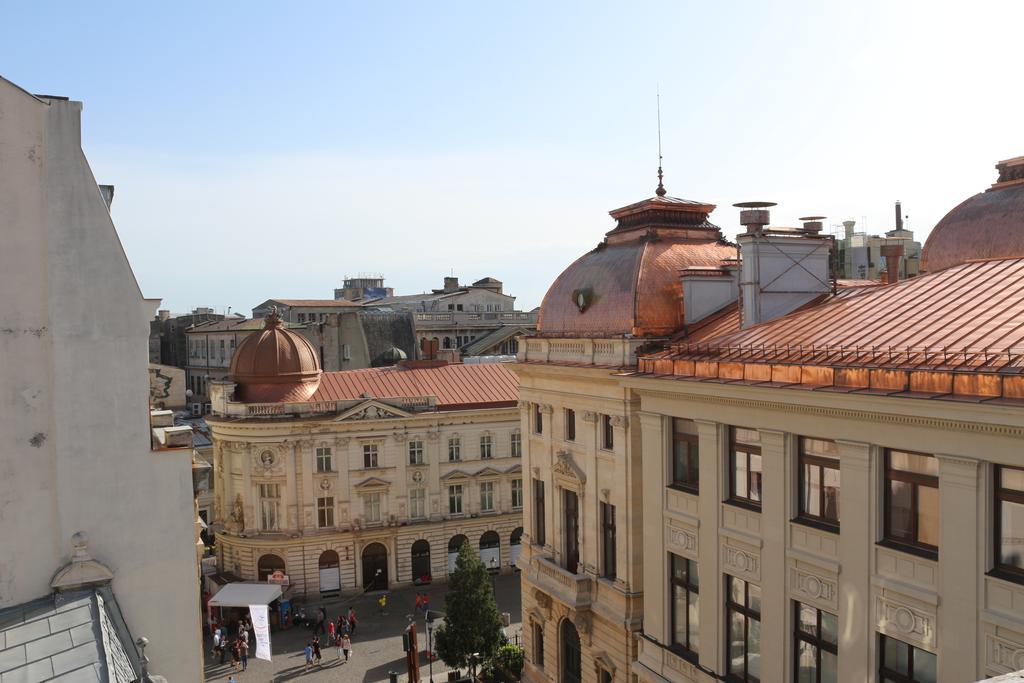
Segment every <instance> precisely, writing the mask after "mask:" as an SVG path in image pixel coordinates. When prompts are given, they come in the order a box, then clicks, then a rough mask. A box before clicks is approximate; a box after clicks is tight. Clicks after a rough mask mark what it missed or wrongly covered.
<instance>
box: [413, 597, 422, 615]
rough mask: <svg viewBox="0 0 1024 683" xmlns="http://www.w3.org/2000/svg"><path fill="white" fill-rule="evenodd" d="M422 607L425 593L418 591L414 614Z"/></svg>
mask: <svg viewBox="0 0 1024 683" xmlns="http://www.w3.org/2000/svg"><path fill="white" fill-rule="evenodd" d="M422 608H423V594H422V593H419V592H417V593H416V609H415V610H414V611H413V614H415V613H416V612H419V611H420V610H421V609H422Z"/></svg>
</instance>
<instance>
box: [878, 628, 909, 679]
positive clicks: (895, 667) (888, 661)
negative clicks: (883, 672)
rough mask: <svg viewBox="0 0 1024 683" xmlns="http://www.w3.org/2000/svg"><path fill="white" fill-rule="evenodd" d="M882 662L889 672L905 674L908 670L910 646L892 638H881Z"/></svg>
mask: <svg viewBox="0 0 1024 683" xmlns="http://www.w3.org/2000/svg"><path fill="white" fill-rule="evenodd" d="M882 641H883V642H884V647H883V648H882V650H883V651H882V662H883V663H884V664H885V668H887V669H889V670H890V671H896V672H900V673H906V672H907V671H908V670H909V669H910V646H909V645H907V644H906V643H904V642H901V641H899V640H894V639H892V638H884V637H883V638H882Z"/></svg>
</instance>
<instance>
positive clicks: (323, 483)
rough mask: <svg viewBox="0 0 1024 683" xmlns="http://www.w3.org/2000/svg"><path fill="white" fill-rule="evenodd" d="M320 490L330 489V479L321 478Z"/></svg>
mask: <svg viewBox="0 0 1024 683" xmlns="http://www.w3.org/2000/svg"><path fill="white" fill-rule="evenodd" d="M320 490H321V491H330V490H331V480H330V479H327V478H324V479H321V480H320Z"/></svg>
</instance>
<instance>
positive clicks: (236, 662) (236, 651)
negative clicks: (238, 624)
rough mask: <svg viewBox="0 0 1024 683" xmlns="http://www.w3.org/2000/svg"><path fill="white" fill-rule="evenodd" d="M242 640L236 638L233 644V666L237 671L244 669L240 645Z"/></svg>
mask: <svg viewBox="0 0 1024 683" xmlns="http://www.w3.org/2000/svg"><path fill="white" fill-rule="evenodd" d="M241 642H242V641H240V640H236V641H235V642H234V643H233V644H232V645H231V668H232V669H234V670H235V671H240V670H241V669H242V654H241V648H240V647H239V645H240V644H241Z"/></svg>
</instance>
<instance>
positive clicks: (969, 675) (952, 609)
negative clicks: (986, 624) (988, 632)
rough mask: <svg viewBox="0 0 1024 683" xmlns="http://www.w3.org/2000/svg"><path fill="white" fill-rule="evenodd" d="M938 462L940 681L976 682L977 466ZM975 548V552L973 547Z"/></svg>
mask: <svg viewBox="0 0 1024 683" xmlns="http://www.w3.org/2000/svg"><path fill="white" fill-rule="evenodd" d="M935 457H936V458H938V460H939V595H941V596H942V599H941V601H940V602H939V615H938V619H937V621H938V628H937V631H938V633H937V634H936V635H937V640H938V644H939V647H940V649H941V651H942V653H943V654H942V656H940V657H939V680H942V681H974V680H977V679H978V678H981V677H982V676H981V674H980V673H979V666H978V654H979V653H978V584H979V581H980V579H981V576H980V567H979V563H978V558H979V557H984V553H985V546H986V543H985V535H984V534H982V533H981V529H982V528H983V526H982V524H981V519H979V509H978V508H979V496H980V490H979V484H980V482H979V472H980V467H979V462H978V461H977V460H975V459H973V458H963V457H953V456H948V455H936V456H935ZM972 545H973V546H974V547H972Z"/></svg>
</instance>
